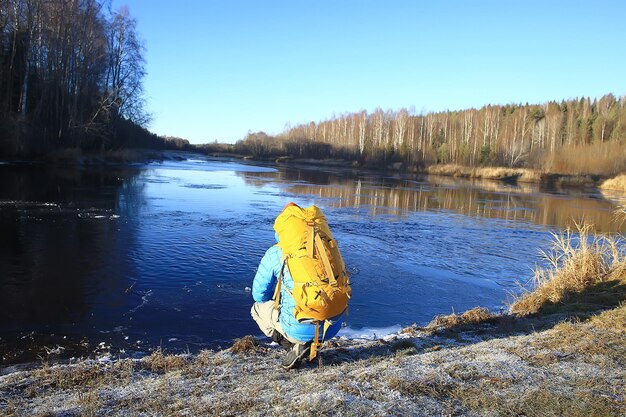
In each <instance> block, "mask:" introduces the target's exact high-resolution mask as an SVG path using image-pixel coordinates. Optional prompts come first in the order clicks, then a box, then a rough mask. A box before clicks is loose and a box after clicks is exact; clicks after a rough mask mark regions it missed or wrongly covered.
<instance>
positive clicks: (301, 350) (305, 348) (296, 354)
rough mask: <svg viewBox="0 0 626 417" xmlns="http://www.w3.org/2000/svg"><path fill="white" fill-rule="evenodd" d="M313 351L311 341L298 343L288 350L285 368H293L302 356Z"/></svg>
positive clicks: (284, 360)
mask: <svg viewBox="0 0 626 417" xmlns="http://www.w3.org/2000/svg"><path fill="white" fill-rule="evenodd" d="M310 351H311V342H309V343H297V344H296V345H294V347H293V348H292V349H291V350H290V351H289V352H287V355H285V359H283V363H282V365H283V368H285V369H293V368H296V367H297V366H298V365H299V364H300V361H301V360H302V358H304V357H305V356H306V355H308V354H309V352H310Z"/></svg>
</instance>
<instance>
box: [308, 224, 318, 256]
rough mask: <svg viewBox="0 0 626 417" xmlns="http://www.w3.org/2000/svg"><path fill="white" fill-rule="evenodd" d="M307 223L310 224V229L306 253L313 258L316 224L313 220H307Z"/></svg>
mask: <svg viewBox="0 0 626 417" xmlns="http://www.w3.org/2000/svg"><path fill="white" fill-rule="evenodd" d="M307 225H308V226H309V228H308V230H309V238H308V239H307V241H306V253H307V255H308V256H309V257H310V258H313V248H314V242H315V236H317V235H316V234H315V225H314V223H313V222H307Z"/></svg>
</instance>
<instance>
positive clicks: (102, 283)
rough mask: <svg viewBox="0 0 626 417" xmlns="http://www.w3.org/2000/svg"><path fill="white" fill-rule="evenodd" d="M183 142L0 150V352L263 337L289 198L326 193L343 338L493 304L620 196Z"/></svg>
mask: <svg viewBox="0 0 626 417" xmlns="http://www.w3.org/2000/svg"><path fill="white" fill-rule="evenodd" d="M193 158H196V159H188V160H185V161H169V162H163V163H151V164H147V165H139V166H119V167H111V166H107V167H98V168H58V167H57V168H50V167H44V166H33V165H11V164H2V165H0V361H1V362H0V364H8V363H14V362H20V361H25V360H29V359H32V358H33V357H36V356H42V355H48V354H50V353H61V354H64V355H66V356H72V355H83V354H88V353H92V352H94V351H104V350H110V351H111V352H113V353H120V352H126V353H127V354H128V353H132V352H148V351H150V350H151V349H154V348H155V347H158V346H162V347H163V348H164V349H167V350H171V351H179V350H184V351H187V350H189V351H197V350H198V349H202V348H216V347H219V346H222V347H224V346H228V345H229V344H230V343H231V342H232V340H233V339H234V338H237V337H241V336H243V335H247V334H254V335H259V336H260V335H261V333H260V331H259V330H258V328H257V327H256V325H255V323H254V321H253V320H252V319H251V317H250V315H249V310H250V307H251V304H252V297H251V293H250V287H251V286H252V285H251V284H252V278H253V276H254V274H255V270H256V267H257V265H258V262H259V261H260V259H261V257H262V255H263V253H264V252H265V250H266V249H267V248H268V247H269V246H270V245H272V244H273V243H274V232H273V230H272V225H273V221H274V218H275V216H276V215H277V214H278V213H279V211H280V210H281V208H282V207H283V206H284V205H285V204H286V203H287V202H289V201H295V202H297V203H298V204H300V205H303V206H306V205H310V204H316V205H318V206H320V207H321V208H322V209H323V211H324V212H325V214H326V216H327V218H328V220H329V223H330V225H331V228H332V230H333V233H334V234H335V237H336V238H337V240H338V242H339V246H340V248H341V250H342V253H343V256H344V259H345V261H346V264H347V267H348V269H349V271H350V272H351V280H352V286H353V292H354V297H353V299H352V300H351V303H350V310H349V317H348V319H347V326H348V327H347V328H345V329H343V330H342V332H341V333H340V336H341V335H343V336H346V337H367V336H370V337H371V336H373V335H378V336H380V335H382V334H384V333H385V332H390V331H394V330H397V329H399V326H405V325H408V324H411V323H418V324H422V325H423V324H425V323H427V322H428V321H429V320H430V319H431V318H432V317H433V316H434V315H436V314H448V313H450V312H452V311H455V312H461V311H463V310H465V309H468V308H472V307H475V306H477V305H481V306H487V307H489V308H491V309H495V310H498V309H501V308H504V306H505V303H506V301H507V299H509V297H510V294H511V293H512V292H516V291H518V290H519V283H522V284H523V283H525V282H527V280H528V279H529V278H530V277H531V276H532V268H533V267H534V266H535V264H536V263H538V262H541V257H540V254H539V250H540V249H546V248H547V247H548V245H549V242H550V232H552V231H557V230H559V229H562V228H564V227H567V226H568V225H571V224H573V221H580V219H582V218H584V219H586V221H588V222H592V223H594V224H595V225H596V228H597V229H598V230H600V231H603V232H616V231H620V228H619V227H618V224H616V223H615V222H614V221H613V220H612V219H613V218H612V210H613V209H614V208H615V207H616V204H617V203H619V202H622V203H623V196H604V195H602V194H600V193H599V192H598V191H597V190H586V191H581V190H574V189H571V190H563V189H545V188H542V187H540V186H531V185H523V186H516V185H507V184H504V183H500V182H473V181H459V180H454V179H450V178H433V177H416V176H401V175H383V174H378V173H371V172H356V171H349V170H339V169H328V168H323V169H315V168H310V167H309V168H297V167H285V166H273V165H251V164H243V163H241V162H231V161H216V160H207V159H203V158H201V157H193ZM622 231H623V228H622Z"/></svg>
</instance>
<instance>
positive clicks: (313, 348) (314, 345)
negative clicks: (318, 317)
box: [309, 320, 331, 361]
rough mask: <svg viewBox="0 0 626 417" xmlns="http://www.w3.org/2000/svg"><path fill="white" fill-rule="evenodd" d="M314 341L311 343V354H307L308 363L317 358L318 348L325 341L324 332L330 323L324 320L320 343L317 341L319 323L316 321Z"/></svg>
mask: <svg viewBox="0 0 626 417" xmlns="http://www.w3.org/2000/svg"><path fill="white" fill-rule="evenodd" d="M313 324H315V339H314V340H313V342H312V343H311V353H310V354H309V361H312V360H313V359H315V357H316V356H317V350H318V348H319V346H321V345H323V344H324V340H326V332H327V331H328V328H329V327H330V325H331V322H330V321H328V320H324V326H323V333H322V341H321V342H320V341H319V337H320V322H319V321H316V322H315V323H313Z"/></svg>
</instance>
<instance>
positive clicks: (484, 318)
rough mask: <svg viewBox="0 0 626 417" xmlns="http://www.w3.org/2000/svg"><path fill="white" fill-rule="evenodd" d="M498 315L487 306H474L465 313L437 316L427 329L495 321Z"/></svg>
mask: <svg viewBox="0 0 626 417" xmlns="http://www.w3.org/2000/svg"><path fill="white" fill-rule="evenodd" d="M496 317H497V316H496V315H495V314H492V313H491V312H490V311H489V310H488V309H486V308H485V307H474V308H473V309H471V310H467V311H466V312H464V313H463V314H460V315H458V314H455V313H452V314H449V315H447V316H435V318H434V319H432V321H431V322H430V323H428V325H427V326H426V329H427V330H435V329H440V328H446V329H449V328H452V327H457V326H463V325H474V324H480V323H488V322H491V321H493V320H494V319H495V318H496Z"/></svg>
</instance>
